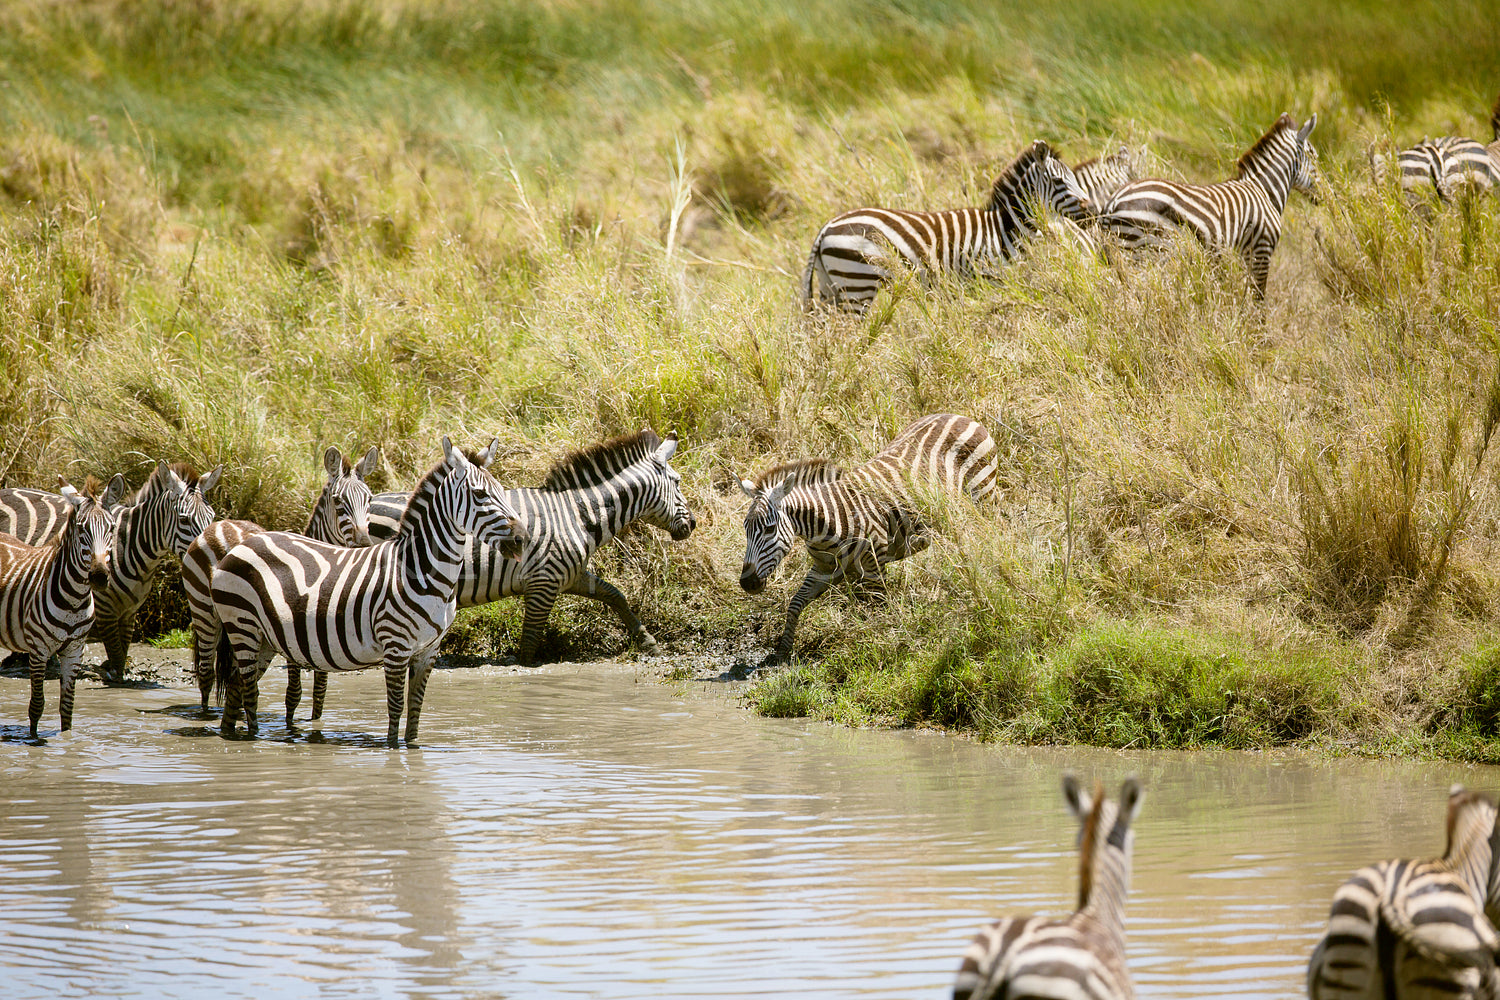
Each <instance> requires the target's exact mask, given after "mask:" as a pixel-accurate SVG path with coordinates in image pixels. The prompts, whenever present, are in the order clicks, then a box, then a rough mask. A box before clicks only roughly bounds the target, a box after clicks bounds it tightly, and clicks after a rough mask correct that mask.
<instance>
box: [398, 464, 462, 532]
mask: <svg viewBox="0 0 1500 1000" xmlns="http://www.w3.org/2000/svg"><path fill="white" fill-rule="evenodd" d="M450 471H451V470H450V469H449V468H448V463H447V462H446V461H440V462H438V464H437V465H434V466H433V467H432V468H431V469H429V470H428V471H427V475H425V476H423V477H422V478H421V479H420V480H419V481H418V482H417V488H416V489H414V490H412V491H411V496H410V497H409V498H408V499H407V501H406V510H404V511H402V512H401V523H400V524H398V525H396V534H397V535H398V536H399V535H401V534H402V533H403V532H404V530H405V528H406V525H407V523H408V522H409V521H411V520H412V519H413V518H414V517H415V516H416V515H415V512H416V511H419V510H420V511H421V512H422V513H423V514H424V515H425V514H426V511H427V508H428V507H429V506H430V505H431V504H432V498H433V497H434V496H435V495H437V488H438V487H439V486H440V485H442V484H441V483H440V482H439V481H438V480H440V479H442V478H443V476H445V475H447V474H448V473H449V472H450Z"/></svg>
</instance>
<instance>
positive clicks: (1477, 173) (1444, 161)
mask: <svg viewBox="0 0 1500 1000" xmlns="http://www.w3.org/2000/svg"><path fill="white" fill-rule="evenodd" d="M1490 131H1491V133H1492V138H1491V141H1490V143H1489V144H1488V145H1486V144H1484V143H1482V142H1479V141H1478V140H1476V139H1466V138H1464V137H1462V136H1456V135H1445V136H1441V137H1439V138H1437V139H1425V138H1424V139H1423V140H1422V141H1421V142H1419V143H1417V144H1416V145H1414V146H1410V147H1408V148H1406V149H1403V150H1401V151H1400V152H1398V153H1397V154H1396V167H1397V169H1398V170H1399V171H1400V183H1401V190H1402V191H1404V192H1406V193H1407V194H1408V195H1416V194H1417V193H1418V192H1420V191H1424V190H1426V189H1427V188H1428V187H1429V186H1430V187H1431V188H1432V190H1434V191H1436V192H1437V196H1438V199H1439V200H1441V201H1445V202H1446V201H1452V200H1454V199H1455V198H1456V197H1458V196H1460V195H1461V194H1463V193H1464V192H1466V191H1468V192H1473V193H1474V194H1478V195H1483V194H1489V193H1492V192H1494V191H1496V190H1500V100H1496V102H1495V106H1494V108H1493V109H1492V110H1491V111H1490ZM1388 169H1389V160H1388V159H1387V158H1386V157H1385V156H1384V155H1382V154H1380V153H1377V152H1375V151H1374V150H1371V151H1370V170H1371V173H1372V174H1373V175H1374V177H1375V182H1376V183H1377V184H1379V183H1383V182H1384V181H1385V177H1386V173H1387V171H1388Z"/></svg>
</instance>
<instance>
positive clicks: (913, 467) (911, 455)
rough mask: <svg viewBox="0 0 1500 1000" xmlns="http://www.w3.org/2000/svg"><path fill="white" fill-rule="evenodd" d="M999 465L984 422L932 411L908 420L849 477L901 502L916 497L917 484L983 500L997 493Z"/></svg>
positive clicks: (959, 415)
mask: <svg viewBox="0 0 1500 1000" xmlns="http://www.w3.org/2000/svg"><path fill="white" fill-rule="evenodd" d="M996 469H997V463H996V450H995V440H994V438H992V437H990V432H989V431H988V430H987V429H986V428H985V426H984V425H983V424H981V423H980V422H979V421H977V420H975V419H973V418H972V417H966V416H963V415H961V414H957V413H934V414H931V415H929V416H926V417H922V418H920V419H918V420H915V421H913V422H912V423H910V424H908V425H907V426H906V427H905V428H904V429H903V430H902V431H901V433H900V434H898V435H896V437H895V438H894V439H893V440H892V441H891V443H890V444H888V445H886V446H885V447H884V448H883V449H881V451H880V452H879V453H878V454H876V455H875V456H874V457H873V458H871V459H870V460H869V461H868V462H866V463H865V464H863V465H861V466H859V467H858V468H855V469H853V470H851V471H850V473H849V479H850V480H851V481H852V482H854V483H857V484H860V485H863V486H868V487H869V488H872V489H875V490H877V491H879V492H881V493H883V494H886V495H888V496H891V497H893V498H895V499H897V500H899V501H901V502H903V503H910V502H912V501H913V499H914V498H913V496H912V492H911V488H910V487H911V486H912V485H913V484H919V485H921V486H926V487H928V488H931V489H937V490H941V491H943V492H945V493H948V494H950V495H954V496H956V495H958V494H960V493H966V494H968V495H969V496H970V497H971V498H973V499H974V500H975V501H980V500H984V499H986V498H988V497H989V496H990V495H991V494H993V493H994V490H995V485H996Z"/></svg>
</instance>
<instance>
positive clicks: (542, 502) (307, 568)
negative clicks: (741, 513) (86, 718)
mask: <svg viewBox="0 0 1500 1000" xmlns="http://www.w3.org/2000/svg"><path fill="white" fill-rule="evenodd" d="M497 446H498V441H491V442H490V444H489V446H488V447H486V448H484V449H483V450H480V451H477V452H465V451H463V450H461V449H457V448H455V447H453V445H452V443H451V442H450V441H449V440H448V439H447V438H444V439H443V459H442V461H440V462H438V464H437V465H436V466H434V467H433V469H432V470H431V471H430V472H428V474H427V475H426V476H424V477H423V478H422V479H421V481H420V482H418V483H417V485H416V488H415V489H414V490H413V491H412V492H411V493H410V494H408V493H382V494H379V495H374V494H372V492H371V490H370V487H369V486H368V485H367V484H366V482H365V480H366V478H367V477H368V476H369V474H370V472H372V471H373V470H374V469H375V467H376V465H377V463H378V461H379V450H378V449H377V448H371V449H370V450H369V451H368V452H366V453H365V455H364V456H363V457H362V458H361V459H360V460H359V462H358V464H354V463H352V462H351V461H350V460H349V459H348V458H347V457H345V456H344V455H343V454H342V453H341V452H340V451H339V449H337V448H329V449H328V450H327V451H326V452H325V454H324V462H323V464H324V471H325V472H326V473H327V475H328V480H327V483H326V484H325V486H324V488H323V491H322V493H321V494H320V495H319V497H318V499H317V501H316V502H315V503H314V505H313V510H312V515H311V517H310V518H309V520H308V523H307V526H306V528H304V529H303V531H302V532H301V533H300V534H297V533H293V532H285V531H267V530H265V529H263V528H262V527H261V526H260V525H257V524H255V523H253V522H250V521H237V520H221V521H215V520H214V512H213V509H212V507H210V506H209V504H208V501H207V499H206V498H205V496H204V494H206V493H207V492H208V491H209V490H211V489H212V488H213V487H214V485H215V484H216V483H217V482H218V481H219V478H220V476H221V474H222V469H221V468H216V469H214V470H213V471H212V472H210V473H208V474H207V475H199V474H198V473H197V472H196V470H194V469H193V468H191V467H190V466H188V465H185V464H177V465H168V464H167V463H166V462H164V461H163V462H160V463H158V465H157V466H156V468H155V469H154V470H153V471H152V473H151V475H150V477H149V478H148V479H147V480H146V482H145V484H144V485H143V486H142V487H141V488H140V489H139V490H137V491H136V492H134V493H132V494H129V495H127V494H126V484H125V480H124V477H123V476H120V475H117V476H115V477H114V479H113V480H111V481H110V482H109V483H108V484H102V483H100V482H98V481H97V480H94V479H93V478H92V477H91V478H90V479H89V481H88V482H86V483H85V485H84V489H83V490H82V491H79V490H76V489H73V488H72V487H71V486H67V485H66V484H64V486H63V487H62V489H61V491H60V492H57V493H51V492H47V491H44V490H37V489H0V531H3V532H4V533H0V647H3V648H6V649H11V650H14V651H16V652H17V653H19V654H20V655H22V656H24V657H26V658H28V660H29V662H28V666H27V670H28V674H29V677H30V681H31V700H30V703H29V723H30V734H31V736H32V737H33V738H35V737H36V736H37V727H38V724H39V721H40V718H41V715H42V707H43V680H44V677H45V671H46V667H47V664H48V662H49V659H51V658H53V657H55V658H56V661H57V664H58V669H59V672H60V675H61V681H60V686H61V709H60V712H61V716H60V720H61V728H62V729H64V730H66V729H68V728H70V727H71V724H72V714H73V692H74V687H75V683H76V679H77V675H78V671H79V666H80V662H81V657H82V650H83V643H84V641H85V640H86V639H88V638H90V637H91V636H92V637H93V638H95V639H97V640H100V641H102V642H103V643H104V647H105V656H106V659H105V663H104V666H103V668H102V672H103V675H104V678H105V680H106V681H119V680H121V679H122V677H123V671H124V667H125V656H126V647H127V645H128V642H129V639H130V636H131V633H132V631H133V628H134V618H135V613H136V611H137V609H139V608H140V606H141V604H142V603H143V601H144V600H145V598H146V596H147V594H148V592H149V589H150V586H151V581H152V578H153V576H154V575H155V573H156V571H157V569H158V567H161V566H163V565H164V564H166V563H167V562H169V561H170V560H171V558H172V557H173V556H174V555H175V556H178V557H180V559H181V563H182V582H183V590H184V592H185V594H186V596H187V601H188V606H189V609H190V613H191V620H192V635H193V671H194V675H195V677H196V680H197V683H198V687H199V694H200V699H201V704H202V707H203V709H204V710H205V711H206V710H207V709H208V705H209V699H210V696H211V694H212V692H213V691H214V690H215V689H216V688H217V689H219V690H220V692H221V697H222V699H223V703H224V712H223V718H222V723H221V726H222V730H223V731H224V733H225V734H226V735H228V734H232V733H233V732H234V730H235V725H236V723H237V722H238V721H239V719H240V717H241V715H243V718H244V721H245V727H246V730H247V732H248V733H250V734H254V733H255V732H256V731H257V729H258V708H259V706H258V701H259V698H258V690H257V689H258V681H259V679H260V677H261V675H262V674H263V673H264V672H265V670H266V668H267V665H268V663H269V661H270V658H271V657H272V656H273V655H275V654H277V653H279V654H280V655H282V656H283V657H284V658H285V659H286V662H287V665H288V666H287V670H288V677H287V687H286V718H287V724H288V725H289V726H290V725H291V724H292V723H293V719H294V718H295V713H296V710H297V707H298V705H299V703H300V701H301V697H302V678H301V672H302V670H304V669H310V670H312V671H313V672H314V673H313V676H314V682H313V703H312V716H311V717H312V718H313V719H318V718H321V716H322V713H323V705H324V697H325V692H326V683H327V677H328V674H329V673H330V672H335V671H344V670H363V669H371V668H375V667H379V668H382V669H383V670H384V671H385V680H386V700H387V706H386V707H387V712H388V721H389V728H388V732H387V739H388V741H389V742H390V743H391V744H393V745H394V744H395V743H396V741H397V737H398V734H399V724H400V719H401V713H402V708H403V705H405V710H406V740H407V742H408V743H411V742H414V741H415V739H416V736H417V728H418V722H419V718H420V714H421V708H422V700H423V694H424V692H425V689H426V683H427V677H428V674H429V672H430V670H431V667H432V663H433V660H434V658H435V657H436V655H437V651H438V645H439V643H440V641H441V640H442V637H443V635H444V633H445V632H446V630H447V629H448V627H449V626H450V625H451V624H452V622H453V618H454V615H455V613H456V611H457V609H459V608H466V607H473V606H475V605H480V604H486V603H489V602H491V601H497V600H500V599H502V598H505V597H510V596H520V597H522V598H523V599H524V601H525V616H524V622H523V626H522V631H521V638H520V643H519V647H518V650H517V659H518V660H519V662H521V663H522V664H529V663H531V662H532V661H533V659H534V658H535V655H536V652H537V649H538V646H539V645H540V642H541V638H542V631H543V628H544V626H545V625H546V622H547V619H548V617H549V616H550V614H551V611H552V607H553V605H554V604H555V603H556V601H557V599H558V597H559V596H560V595H562V594H571V595H576V596H580V597H589V598H592V599H594V600H596V601H599V602H601V603H603V604H605V605H607V606H608V607H609V608H610V609H611V610H612V611H614V613H615V614H616V615H617V616H618V617H619V619H620V621H621V622H622V623H623V624H624V625H625V628H626V630H627V631H628V632H629V635H630V638H631V640H632V642H634V643H635V644H636V645H637V646H638V647H640V648H642V649H644V650H647V651H652V650H654V649H655V648H656V640H655V639H654V638H653V637H652V635H651V633H650V632H649V631H647V630H646V628H645V626H643V625H642V624H641V621H640V619H639V618H638V617H637V616H636V614H635V612H634V611H633V610H632V609H631V606H630V602H629V601H628V600H627V599H626V597H625V595H624V594H622V593H621V592H620V590H619V589H618V588H616V587H615V586H614V585H612V584H610V583H609V582H608V581H606V580H603V579H600V578H599V577H598V576H596V575H595V574H594V573H592V572H591V571H590V570H589V568H588V564H589V561H590V559H591V558H592V556H593V554H594V552H595V551H596V550H598V549H599V548H600V547H601V546H602V545H605V544H607V543H608V542H609V541H610V540H611V539H613V538H614V537H615V536H616V535H618V534H619V533H620V532H621V531H623V530H625V528H626V527H628V526H629V525H631V524H633V523H635V522H636V521H640V522H642V523H644V524H648V525H653V526H655V527H657V528H660V529H662V530H663V531H665V532H667V533H668V534H669V535H670V536H671V537H672V538H673V539H674V540H678V541H680V540H682V539H685V538H687V537H688V536H689V535H690V534H691V533H692V531H693V529H694V528H695V527H696V526H697V518H696V517H695V516H694V514H693V513H692V511H690V510H689V509H688V504H687V501H686V499H685V498H684V496H683V492H682V488H681V484H682V477H681V475H680V474H679V473H678V472H677V470H675V469H674V468H672V465H671V460H672V457H673V455H674V454H675V453H676V450H677V435H676V434H675V433H672V434H668V435H667V437H666V438H665V439H663V438H661V437H659V436H658V435H657V434H656V433H655V432H654V431H652V430H650V429H649V428H647V429H643V430H641V431H640V432H638V433H635V434H628V435H624V436H621V437H617V438H614V439H611V440H608V441H604V442H602V443H599V444H596V445H593V446H591V447H587V448H584V449H581V450H579V451H576V452H573V453H572V454H569V455H567V456H565V457H564V458H563V459H561V460H560V461H559V462H557V463H556V464H555V465H554V466H553V467H552V469H551V470H550V471H549V472H548V473H547V475H546V476H545V477H544V479H543V481H542V483H541V485H540V486H538V487H536V488H518V489H504V488H503V487H501V486H500V485H499V483H497V482H496V481H495V479H494V477H493V476H492V475H491V474H490V472H489V465H490V462H491V460H492V459H493V458H494V455H495V451H496V449H497ZM995 476H996V449H995V443H994V440H993V439H992V438H991V437H990V434H989V432H988V431H987V430H986V429H985V427H984V425H983V424H981V423H979V422H978V421H976V420H973V419H972V418H969V417H965V416H960V415H957V414H948V413H944V414H933V415H930V416H927V417H923V418H921V419H920V420H917V421H915V422H914V423H912V424H911V425H910V426H908V427H907V428H905V429H904V430H903V431H902V432H901V433H900V434H898V435H897V436H896V437H895V439H894V440H892V441H891V443H890V444H889V445H888V446H887V447H886V448H884V449H883V450H882V451H880V452H879V453H878V454H877V455H875V456H874V457H873V458H871V459H870V461H868V462H866V463H865V464H863V465H861V466H859V467H858V468H856V469H853V470H849V471H848V472H846V471H845V470H843V469H841V468H840V467H838V466H837V465H835V464H834V463H832V462H829V461H827V460H825V459H806V460H802V461H799V462H793V463H789V464H783V465H778V466H776V467H774V468H772V469H769V470H767V471H766V472H763V473H762V474H761V475H760V476H758V477H757V478H756V479H755V480H753V481H752V480H744V481H742V482H741V484H740V486H741V488H742V489H743V490H744V491H745V492H746V493H748V494H749V495H750V496H751V504H750V510H749V513H748V514H747V515H746V518H745V540H746V542H745V557H744V560H743V563H742V569H741V572H740V584H741V586H742V587H743V588H744V589H745V591H746V592H748V593H757V592H759V591H760V590H762V589H763V588H764V586H765V583H766V580H767V579H768V578H769V577H770V575H771V573H772V572H774V570H775V569H776V567H777V565H778V564H779V563H780V562H781V560H782V559H783V558H784V557H785V556H786V555H787V553H788V552H789V551H790V549H791V546H792V544H793V543H794V542H795V541H796V539H797V538H801V539H803V540H804V542H805V543H806V545H807V549H808V552H809V555H810V561H811V564H812V566H811V569H810V570H809V572H808V574H807V578H806V579H805V580H804V582H803V584H802V586H801V587H800V589H798V591H797V592H796V594H795V595H794V596H793V598H792V600H791V602H790V604H789V606H788V609H787V615H786V625H785V628H784V629H783V631H782V633H781V636H780V639H779V640H778V642H777V645H776V652H775V657H776V658H777V659H785V658H787V657H789V656H790V655H791V651H792V642H793V639H794V637H795V633H796V628H797V619H798V617H799V616H800V615H801V613H802V610H803V608H805V607H806V606H807V604H808V603H809V602H810V601H812V600H813V599H814V598H816V597H817V596H818V595H819V594H821V593H823V592H824V591H825V590H827V589H828V588H829V587H830V586H832V585H833V584H835V583H837V582H838V581H840V580H848V581H850V582H851V583H853V584H855V585H856V586H858V587H860V588H861V589H863V590H865V591H874V592H879V591H880V590H881V589H882V576H883V567H884V566H885V565H887V564H888V563H890V562H892V561H894V560H897V559H902V558H905V557H906V556H909V555H912V554H914V553H916V552H920V551H922V550H923V549H925V548H927V547H928V545H929V544H930V534H929V531H930V528H929V524H928V519H926V518H925V515H924V513H923V512H924V510H926V509H929V508H928V506H927V505H928V504H930V503H932V502H934V501H935V500H936V499H937V495H938V494H945V495H954V496H967V497H969V498H971V499H973V500H975V501H982V500H984V499H985V498H986V497H988V496H990V495H991V494H992V493H993V491H994V489H995ZM408 683H409V684H410V691H409V693H408V691H407V684H408Z"/></svg>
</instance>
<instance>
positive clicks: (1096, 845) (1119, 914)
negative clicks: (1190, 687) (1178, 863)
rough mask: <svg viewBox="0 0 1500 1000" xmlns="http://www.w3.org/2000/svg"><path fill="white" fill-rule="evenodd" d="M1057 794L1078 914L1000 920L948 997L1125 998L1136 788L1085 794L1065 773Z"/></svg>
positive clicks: (971, 953)
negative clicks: (1112, 795) (1071, 839)
mask: <svg viewBox="0 0 1500 1000" xmlns="http://www.w3.org/2000/svg"><path fill="white" fill-rule="evenodd" d="M1063 795H1064V797H1065V798H1066V799H1067V802H1068V808H1069V810H1071V811H1072V813H1073V816H1074V817H1075V818H1076V819H1077V820H1078V823H1079V828H1080V829H1079V834H1078V861H1079V865H1078V867H1079V878H1078V881H1079V884H1078V909H1077V910H1076V911H1074V913H1073V915H1072V916H1069V917H1064V918H1061V919H1048V918H1046V917H1006V918H1004V919H1002V920H998V921H996V922H995V923H993V924H990V925H989V926H988V927H986V928H984V930H982V931H980V932H979V935H978V936H977V937H975V938H974V942H973V944H971V945H969V948H968V950H967V951H965V952H964V957H963V963H962V964H961V965H960V966H959V969H958V978H957V980H956V981H955V982H954V984H953V1000H991V998H995V1000H1007V998H1014V1000H1020V998H1023V997H1024V998H1027V1000H1130V998H1132V997H1134V996H1135V986H1134V984H1133V983H1132V982H1131V980H1130V971H1129V969H1127V967H1126V965H1125V896H1126V894H1127V892H1128V891H1129V889H1130V855H1131V847H1132V843H1133V841H1134V840H1135V832H1134V830H1133V829H1132V825H1133V824H1134V823H1135V817H1136V814H1137V813H1139V812H1140V808H1141V786H1140V783H1139V782H1138V781H1137V780H1136V779H1135V778H1126V779H1125V783H1124V784H1123V785H1122V786H1121V787H1120V798H1119V801H1118V802H1111V801H1109V800H1107V799H1106V798H1105V797H1104V786H1103V785H1102V784H1096V785H1095V786H1094V794H1093V795H1089V794H1088V793H1086V792H1085V791H1083V789H1081V788H1080V787H1079V785H1078V780H1077V779H1076V778H1074V777H1073V776H1072V775H1071V774H1070V775H1067V776H1066V777H1065V778H1063Z"/></svg>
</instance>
